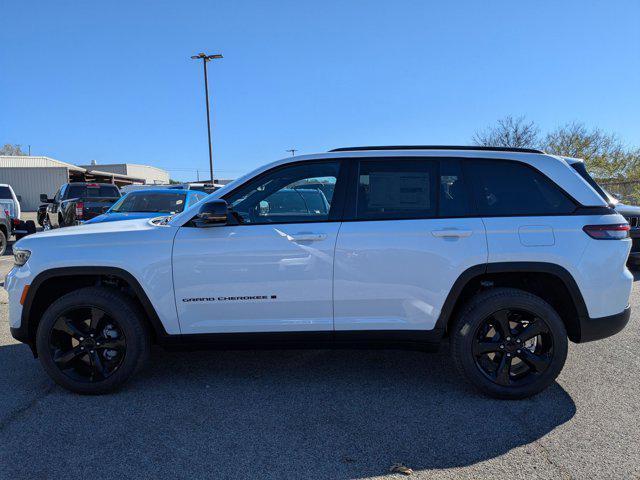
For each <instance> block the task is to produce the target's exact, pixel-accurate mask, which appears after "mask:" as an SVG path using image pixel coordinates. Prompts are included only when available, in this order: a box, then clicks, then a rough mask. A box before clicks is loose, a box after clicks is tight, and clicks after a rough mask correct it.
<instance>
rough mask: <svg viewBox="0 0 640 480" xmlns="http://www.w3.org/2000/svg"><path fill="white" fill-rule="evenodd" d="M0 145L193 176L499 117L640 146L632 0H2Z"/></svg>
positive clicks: (639, 74)
mask: <svg viewBox="0 0 640 480" xmlns="http://www.w3.org/2000/svg"><path fill="white" fill-rule="evenodd" d="M0 15H1V16H2V17H3V21H2V28H1V29H0V112H1V114H0V142H1V143H19V144H23V145H28V144H30V145H31V148H32V154H37V155H48V156H51V157H53V158H57V159H59V160H63V161H67V162H71V163H88V162H89V161H90V160H97V161H98V163H115V162H131V163H146V164H152V165H157V166H159V167H162V168H166V169H168V170H169V171H170V173H171V175H172V177H174V178H178V179H182V180H189V179H193V178H195V176H196V169H200V170H201V171H202V172H203V173H204V174H205V175H206V172H207V171H208V153H207V144H206V127H205V125H206V124H205V111H204V104H203V95H204V93H203V83H202V82H203V80H202V66H201V64H200V63H196V62H195V61H193V60H191V59H190V58H189V57H190V56H191V55H193V54H196V53H198V52H200V51H206V52H207V53H214V52H222V53H223V54H224V56H225V58H224V59H223V60H221V61H216V62H215V63H214V64H213V65H211V69H210V87H211V90H212V94H213V112H214V132H213V138H214V168H215V169H216V172H217V174H216V176H219V177H235V176H238V175H239V174H241V173H244V172H246V171H247V170H249V169H251V168H253V167H255V166H258V165H260V164H263V163H265V162H267V161H272V160H275V159H278V158H281V157H284V156H286V155H288V154H287V153H286V152H285V150H286V149H288V148H292V147H295V148H297V149H298V150H299V152H300V153H312V152H318V151H325V150H328V149H330V148H334V147H338V146H347V145H362V144H365V145H366V144H368V145H375V144H411V143H414V144H429V143H434V144H443V143H451V144H467V143H469V142H470V140H471V137H472V135H473V133H474V131H476V130H477V129H481V128H484V127H486V126H487V125H490V124H492V123H494V122H495V121H496V119H498V118H500V117H503V116H505V115H508V114H512V115H526V116H527V117H528V118H529V119H531V120H535V121H536V122H537V123H538V124H539V125H540V127H541V128H542V129H548V128H553V127H555V126H556V125H558V124H563V123H566V122H569V121H574V120H577V121H582V122H585V123H586V124H588V125H590V126H598V127H601V128H603V129H605V130H607V131H613V132H616V133H618V134H619V135H620V137H621V138H622V139H623V140H624V141H625V142H627V143H628V144H629V145H640V2H638V1H637V0H630V1H624V0H616V1H609V2H607V1H584V0H582V1H561V2H558V1H529V2H527V1H517V2H516V1H513V0H510V1H488V0H487V1H479V0H474V1H458V2H455V1H450V2H445V1H401V0H395V1H373V0H369V1H364V0H362V1H355V0H354V1H350V0H342V1H326V0H325V1H313V2H312V1H302V0H298V1H277V0H274V1H269V2H268V1H257V0H253V1H243V0H236V1H148V2H142V1H133V0H132V1H123V2H119V1H109V2H87V1H76V2H68V1H62V0H57V1H55V2H51V1H29V2H19V1H9V0H4V1H3V2H1V3H0Z"/></svg>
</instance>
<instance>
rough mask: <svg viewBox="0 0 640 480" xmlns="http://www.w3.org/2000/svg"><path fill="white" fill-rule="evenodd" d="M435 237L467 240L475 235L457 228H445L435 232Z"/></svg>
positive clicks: (433, 232)
mask: <svg viewBox="0 0 640 480" xmlns="http://www.w3.org/2000/svg"><path fill="white" fill-rule="evenodd" d="M431 233H432V234H433V236H434V237H438V238H465V237H470V236H471V234H472V233H473V232H472V231H471V230H458V229H457V228H445V229H443V230H433V231H432V232H431Z"/></svg>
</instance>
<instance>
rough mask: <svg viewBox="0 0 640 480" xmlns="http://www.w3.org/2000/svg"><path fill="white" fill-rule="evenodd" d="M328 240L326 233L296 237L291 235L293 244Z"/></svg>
mask: <svg viewBox="0 0 640 480" xmlns="http://www.w3.org/2000/svg"><path fill="white" fill-rule="evenodd" d="M325 238H327V235H326V234H325V233H296V234H295V235H289V240H291V241H292V242H319V241H321V240H324V239H325Z"/></svg>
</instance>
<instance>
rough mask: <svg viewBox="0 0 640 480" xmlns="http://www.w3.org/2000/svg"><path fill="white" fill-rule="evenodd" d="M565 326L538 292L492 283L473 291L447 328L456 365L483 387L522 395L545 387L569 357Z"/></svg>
mask: <svg viewBox="0 0 640 480" xmlns="http://www.w3.org/2000/svg"><path fill="white" fill-rule="evenodd" d="M567 347H568V342H567V332H566V329H565V327H564V324H563V323H562V319H561V318H560V316H559V315H558V313H557V312H556V311H555V310H554V309H553V308H552V307H551V305H549V304H548V303H547V302H545V301H544V300H542V299H541V298H540V297H537V296H535V295H532V294H530V293H528V292H525V291H522V290H516V289H511V288H496V289H492V290H487V291H486V292H482V293H480V294H478V295H476V296H475V297H474V298H473V299H472V300H471V302H470V303H469V304H468V305H467V307H466V308H465V309H464V310H463V312H462V314H461V315H460V317H459V318H458V321H457V323H456V325H455V328H454V329H453V331H452V332H451V353H452V356H453V361H454V363H455V365H456V368H457V369H458V371H459V372H460V373H461V374H462V375H463V376H464V377H465V378H466V379H467V380H469V382H471V383H472V384H473V385H474V386H475V387H476V388H478V389H480V390H481V391H482V392H484V393H486V394H487V395H490V396H492V397H496V398H505V399H520V398H526V397H530V396H532V395H535V394H536V393H538V392H540V391H542V390H544V389H545V388H547V387H548V386H549V385H550V384H551V383H553V381H554V380H555V379H556V377H557V376H558V374H559V373H560V371H561V370H562V367H563V366H564V362H565V360H566V358H567Z"/></svg>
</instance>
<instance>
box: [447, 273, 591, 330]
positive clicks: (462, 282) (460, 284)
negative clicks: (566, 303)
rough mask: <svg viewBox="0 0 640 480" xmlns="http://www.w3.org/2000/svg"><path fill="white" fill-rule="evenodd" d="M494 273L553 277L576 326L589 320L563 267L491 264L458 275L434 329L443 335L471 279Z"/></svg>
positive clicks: (580, 297)
mask: <svg viewBox="0 0 640 480" xmlns="http://www.w3.org/2000/svg"><path fill="white" fill-rule="evenodd" d="M492 273H493V274H495V273H548V274H551V275H554V276H556V277H558V278H559V279H560V281H562V283H564V285H565V287H566V288H567V291H568V292H569V295H570V296H571V300H572V301H573V304H574V305H575V308H576V311H577V312H578V318H577V319H576V320H577V326H578V328H580V326H581V324H582V322H583V321H584V320H585V319H588V318H589V312H588V310H587V306H586V304H585V302H584V298H583V296H582V292H581V291H580V288H579V287H578V284H577V283H576V281H575V279H574V278H573V275H571V273H570V272H569V271H568V270H567V269H566V268H564V267H562V266H560V265H557V264H555V263H547V262H493V263H486V264H483V265H474V266H472V267H470V268H468V269H467V270H465V271H464V272H462V273H461V274H460V276H459V277H458V279H457V280H456V281H455V282H454V284H453V287H451V290H450V291H449V294H448V295H447V298H446V300H445V302H444V304H443V306H442V310H441V311H440V316H439V317H438V321H437V322H436V326H435V329H437V330H438V331H439V332H440V333H441V334H444V333H445V331H446V328H447V325H448V323H449V320H450V318H451V314H452V313H453V310H454V308H455V306H456V303H457V301H458V298H459V297H460V294H461V293H462V291H463V289H464V287H465V286H467V284H468V283H469V282H471V281H472V280H473V279H475V278H478V277H480V276H483V275H486V274H492Z"/></svg>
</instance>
